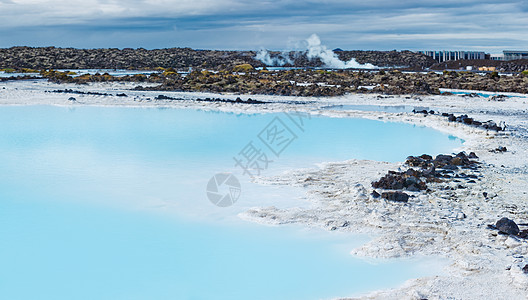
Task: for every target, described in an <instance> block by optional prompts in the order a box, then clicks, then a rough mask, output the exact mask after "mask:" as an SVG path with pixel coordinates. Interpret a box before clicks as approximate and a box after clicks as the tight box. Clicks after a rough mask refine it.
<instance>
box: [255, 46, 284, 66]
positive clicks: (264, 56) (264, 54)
mask: <svg viewBox="0 0 528 300" xmlns="http://www.w3.org/2000/svg"><path fill="white" fill-rule="evenodd" d="M255 59H257V60H260V61H261V62H263V63H265V64H266V65H267V66H284V65H285V64H293V62H292V60H291V59H290V58H289V57H288V56H287V54H281V55H280V56H275V57H271V55H270V53H269V52H268V51H267V50H265V49H261V50H260V51H259V52H257V55H256V56H255Z"/></svg>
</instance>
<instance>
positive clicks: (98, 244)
mask: <svg viewBox="0 0 528 300" xmlns="http://www.w3.org/2000/svg"><path fill="white" fill-rule="evenodd" d="M0 125H1V128H2V130H0V239H1V242H0V266H2V267H1V268H0V299H327V298H332V297H345V296H351V295H357V294H358V293H364V292H369V291H372V290H376V289H381V288H388V287H396V286H398V285H399V284H402V283H403V282H404V281H405V280H407V279H410V278H415V277H418V276H423V275H429V274H432V273H431V272H433V273H434V271H435V269H436V268H435V267H434V266H433V267H432V265H431V264H433V265H434V264H435V262H431V261H389V262H379V263H372V262H365V261H363V260H360V259H357V258H354V257H352V256H350V255H349V254H348V253H349V251H350V250H351V249H352V247H355V246H359V245H360V244H361V243H363V242H366V241H367V237H360V236H355V235H348V234H340V233H329V232H322V231H317V230H307V229H302V228H300V227H296V226H280V227H268V226H262V225H257V224H253V223H249V222H245V221H242V220H239V219H238V217H237V216H236V214H237V213H239V212H242V211H244V210H245V209H247V208H249V207H255V206H267V205H276V206H279V207H281V206H284V207H288V206H297V205H301V206H302V205H308V204H306V203H303V201H301V200H297V198H298V197H299V191H298V190H294V189H291V188H287V187H269V186H259V185H256V184H253V183H251V182H250V179H249V177H248V176H247V175H245V174H244V171H243V168H241V167H240V165H239V166H235V158H236V159H242V158H245V157H249V156H250V154H251V155H253V154H255V153H258V154H259V156H258V158H260V160H259V162H260V168H250V169H249V170H250V171H251V172H257V171H260V172H261V175H267V174H269V175H272V174H273V173H275V172H279V171H282V170H285V169H289V168H298V167H313V166H314V164H315V163H318V162H322V161H338V160H345V159H352V158H357V159H373V160H385V161H402V160H404V159H405V158H406V157H407V156H408V155H418V154H422V153H430V154H438V153H448V152H451V151H452V150H453V149H454V148H456V147H459V146H460V145H461V143H462V141H461V140H459V139H457V138H454V137H452V136H449V135H445V134H443V133H440V132H437V131H434V130H431V129H428V128H423V127H417V126H412V125H407V124H400V123H383V122H379V121H372V120H362V119H337V118H326V117H313V116H312V117H311V118H302V117H301V116H296V115H293V114H290V115H286V114H255V115H247V114H231V113H220V112H207V111H198V110H183V109H154V108H117V107H75V108H68V107H53V106H12V107H11V106H9V107H8V106H5V107H0ZM249 146H251V147H249ZM250 148H251V150H253V152H251V151H249V150H248V149H250ZM262 155H265V156H266V157H265V158H266V159H264V157H263V156H262ZM264 161H266V162H267V164H266V165H264ZM241 165H243V164H241ZM253 166H254V165H253ZM264 167H265V168H264ZM220 172H231V173H233V174H234V175H235V176H236V177H237V178H238V179H239V181H240V184H241V194H240V198H239V199H238V201H237V202H236V203H235V204H234V205H232V206H229V207H225V208H221V207H218V206H215V205H214V204H212V203H211V202H210V201H209V200H208V198H207V193H206V187H207V184H208V182H209V180H210V179H211V177H212V176H213V175H215V174H217V173H220Z"/></svg>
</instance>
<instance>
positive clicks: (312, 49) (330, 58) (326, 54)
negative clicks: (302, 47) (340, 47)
mask: <svg viewBox="0 0 528 300" xmlns="http://www.w3.org/2000/svg"><path fill="white" fill-rule="evenodd" d="M305 43H306V48H308V52H307V53H306V56H307V57H308V59H314V58H319V59H320V60H321V61H322V62H323V64H324V65H325V67H328V68H336V69H351V68H353V69H375V68H376V66H374V65H372V64H360V63H358V62H357V61H356V59H355V58H352V59H351V60H349V61H342V60H340V59H339V58H338V57H337V55H336V54H335V53H334V52H333V51H332V50H329V49H327V48H326V46H325V45H322V44H321V39H319V36H317V34H315V33H314V34H312V35H311V36H310V37H309V38H308V39H307V40H306V41H305Z"/></svg>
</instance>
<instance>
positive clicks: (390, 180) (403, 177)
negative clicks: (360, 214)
mask: <svg viewBox="0 0 528 300" xmlns="http://www.w3.org/2000/svg"><path fill="white" fill-rule="evenodd" d="M477 158H478V157H477V155H476V154H475V153H473V152H471V153H470V154H469V155H466V154H465V153H464V152H460V153H458V154H457V155H444V154H440V155H438V156H436V157H435V158H433V157H432V156H430V155H427V154H424V155H421V156H409V157H408V158H407V161H406V162H405V164H406V165H407V166H409V167H410V168H409V169H407V170H406V171H405V172H395V171H389V172H388V173H387V174H386V175H385V176H383V177H382V178H380V179H379V180H378V181H374V182H372V187H373V188H376V189H384V190H398V195H395V194H394V192H384V193H381V195H380V194H379V193H378V192H377V191H375V190H374V191H373V193H372V195H373V196H374V197H375V198H376V197H379V196H381V197H382V198H385V199H387V200H393V201H399V200H394V199H403V198H404V196H402V195H400V193H403V192H402V191H403V190H405V191H410V192H418V191H423V190H426V191H430V190H429V189H428V186H427V184H428V183H431V182H435V183H438V182H442V181H444V180H453V181H456V182H460V179H465V180H466V181H467V183H476V181H475V180H476V179H478V176H476V175H468V174H466V173H464V172H458V171H459V170H461V169H471V170H477V168H478V162H477V161H475V160H474V159H477ZM458 188H464V187H463V186H462V185H459V186H458ZM403 194H405V193H403ZM405 195H407V194H405ZM407 196H408V195H407ZM407 199H408V197H407ZM401 202H407V201H401Z"/></svg>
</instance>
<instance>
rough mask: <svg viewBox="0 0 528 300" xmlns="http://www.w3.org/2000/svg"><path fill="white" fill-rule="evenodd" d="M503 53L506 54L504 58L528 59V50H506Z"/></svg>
mask: <svg viewBox="0 0 528 300" xmlns="http://www.w3.org/2000/svg"><path fill="white" fill-rule="evenodd" d="M502 53H503V55H504V59H503V60H516V59H528V51H513V50H504V51H502Z"/></svg>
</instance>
